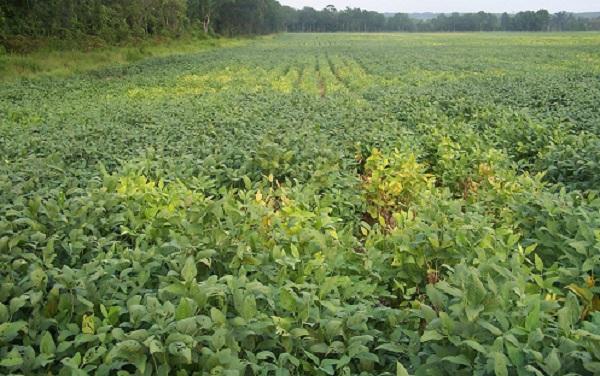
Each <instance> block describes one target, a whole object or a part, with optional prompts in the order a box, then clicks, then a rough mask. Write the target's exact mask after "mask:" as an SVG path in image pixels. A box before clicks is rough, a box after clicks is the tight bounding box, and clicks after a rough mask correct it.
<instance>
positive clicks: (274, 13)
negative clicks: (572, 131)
mask: <svg viewBox="0 0 600 376" xmlns="http://www.w3.org/2000/svg"><path fill="white" fill-rule="evenodd" d="M575 30H600V18H596V19H584V18H580V17H577V16H575V15H573V14H570V13H566V12H561V13H556V14H550V13H548V12H547V11H545V10H540V11H537V12H533V11H529V12H519V13H517V14H514V15H509V14H507V13H504V14H502V15H496V14H492V13H486V12H478V13H468V14H459V13H452V14H440V15H438V16H437V17H435V18H433V19H429V20H417V19H413V18H411V17H410V15H408V14H403V13H398V14H395V15H385V14H382V13H378V12H372V11H367V10H363V9H360V8H346V9H342V10H338V9H336V8H335V7H334V6H327V7H325V8H324V9H322V10H316V9H314V8H310V7H305V8H303V9H294V8H291V7H288V6H282V5H281V4H280V3H279V2H278V1H276V0H86V1H81V0H3V1H1V2H0V42H2V40H3V39H4V38H7V37H9V36H24V37H58V38H65V39H66V38H77V37H80V36H82V35H85V36H96V37H99V38H101V39H103V40H105V41H109V42H114V41H120V40H124V39H128V38H131V37H141V38H143V37H148V36H179V35H182V34H184V33H189V32H190V31H198V32H203V33H216V34H220V35H226V36H234V35H259V34H268V33H273V32H279V31H288V32H378V31H404V32H413V31H414V32H418V31H428V32H429V31H431V32H435V31H575Z"/></svg>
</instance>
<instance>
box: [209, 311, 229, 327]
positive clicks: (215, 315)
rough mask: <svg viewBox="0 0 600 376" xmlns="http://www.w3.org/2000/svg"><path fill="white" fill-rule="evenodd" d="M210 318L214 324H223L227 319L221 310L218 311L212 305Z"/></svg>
mask: <svg viewBox="0 0 600 376" xmlns="http://www.w3.org/2000/svg"><path fill="white" fill-rule="evenodd" d="M210 318H211V319H212V321H213V322H214V323H215V324H218V325H225V323H226V322H227V319H226V318H225V315H224V314H223V312H221V311H219V310H218V309H216V308H215V307H212V308H211V309H210Z"/></svg>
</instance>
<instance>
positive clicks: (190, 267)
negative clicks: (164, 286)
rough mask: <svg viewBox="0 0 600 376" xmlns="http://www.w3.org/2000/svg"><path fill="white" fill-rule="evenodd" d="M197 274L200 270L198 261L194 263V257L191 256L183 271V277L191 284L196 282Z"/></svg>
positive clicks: (186, 261)
mask: <svg viewBox="0 0 600 376" xmlns="http://www.w3.org/2000/svg"><path fill="white" fill-rule="evenodd" d="M197 274H198V269H196V261H194V257H193V256H190V257H188V258H187V259H186V260H185V264H184V265H183V269H181V276H182V277H183V280H184V281H185V282H191V281H193V280H195V278H196V275H197Z"/></svg>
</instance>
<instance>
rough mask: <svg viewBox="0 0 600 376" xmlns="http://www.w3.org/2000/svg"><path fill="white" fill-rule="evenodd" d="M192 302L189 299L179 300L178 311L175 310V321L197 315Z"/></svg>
mask: <svg viewBox="0 0 600 376" xmlns="http://www.w3.org/2000/svg"><path fill="white" fill-rule="evenodd" d="M192 302H193V301H192V300H191V299H188V298H181V299H180V300H179V304H178V305H177V309H176V310H175V319H176V320H182V319H186V318H188V317H191V316H193V315H194V314H195V312H194V309H193V306H192Z"/></svg>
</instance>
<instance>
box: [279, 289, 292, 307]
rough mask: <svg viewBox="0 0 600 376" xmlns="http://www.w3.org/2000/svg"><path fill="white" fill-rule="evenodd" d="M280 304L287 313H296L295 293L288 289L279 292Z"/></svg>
mask: <svg viewBox="0 0 600 376" xmlns="http://www.w3.org/2000/svg"><path fill="white" fill-rule="evenodd" d="M279 303H280V305H281V307H282V308H283V309H285V310H286V311H289V312H295V311H296V297H295V296H294V293H293V292H291V291H289V290H288V289H287V288H282V289H281V290H280V291H279Z"/></svg>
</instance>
